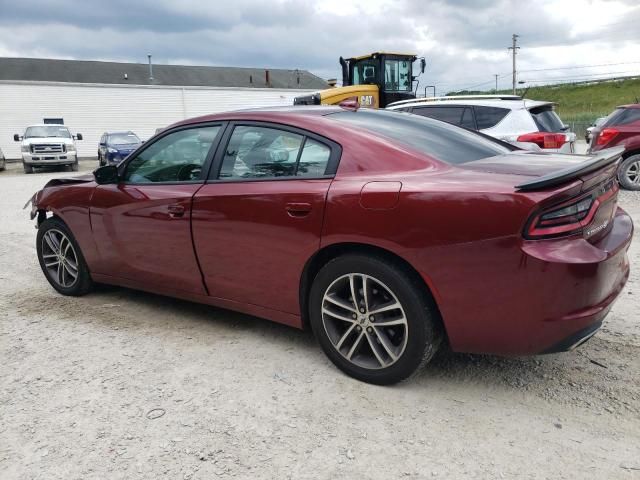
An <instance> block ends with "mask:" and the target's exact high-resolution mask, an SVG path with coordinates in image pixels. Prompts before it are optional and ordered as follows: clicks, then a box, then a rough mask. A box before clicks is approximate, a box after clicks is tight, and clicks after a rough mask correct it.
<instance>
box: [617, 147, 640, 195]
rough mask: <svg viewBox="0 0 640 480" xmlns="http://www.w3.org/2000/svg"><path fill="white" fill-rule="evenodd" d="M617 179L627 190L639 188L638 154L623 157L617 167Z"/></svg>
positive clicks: (639, 158) (639, 159)
mask: <svg viewBox="0 0 640 480" xmlns="http://www.w3.org/2000/svg"><path fill="white" fill-rule="evenodd" d="M618 180H620V185H622V186H623V187H624V188H626V189H627V190H640V154H638V155H631V156H630V157H628V158H625V159H624V161H623V162H622V163H621V164H620V167H618Z"/></svg>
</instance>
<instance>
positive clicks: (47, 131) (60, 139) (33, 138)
mask: <svg viewBox="0 0 640 480" xmlns="http://www.w3.org/2000/svg"><path fill="white" fill-rule="evenodd" d="M13 139H14V140H15V141H16V142H22V145H21V149H20V150H21V151H22V165H23V166H24V173H32V172H33V167H41V166H42V167H44V166H48V165H62V166H70V167H71V170H72V171H74V172H76V171H78V155H77V152H76V144H75V140H82V134H81V133H78V134H77V135H71V132H70V131H69V129H68V128H67V127H65V126H64V125H50V124H49V125H45V124H42V125H30V126H28V127H27V128H26V129H25V131H24V134H23V135H18V134H17V133H16V134H15V135H14V136H13Z"/></svg>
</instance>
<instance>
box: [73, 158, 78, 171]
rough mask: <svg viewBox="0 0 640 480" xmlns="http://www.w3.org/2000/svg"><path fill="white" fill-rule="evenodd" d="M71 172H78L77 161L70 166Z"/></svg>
mask: <svg viewBox="0 0 640 480" xmlns="http://www.w3.org/2000/svg"><path fill="white" fill-rule="evenodd" d="M71 171H72V172H77V171H78V161H77V160H76V162H75V163H72V164H71Z"/></svg>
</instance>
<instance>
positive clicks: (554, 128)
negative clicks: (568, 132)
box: [529, 106, 564, 132]
mask: <svg viewBox="0 0 640 480" xmlns="http://www.w3.org/2000/svg"><path fill="white" fill-rule="evenodd" d="M529 112H530V113H531V116H532V117H533V121H534V122H536V126H537V127H538V131H540V132H562V131H563V130H564V124H563V123H562V121H561V120H560V117H558V114H557V113H556V112H554V111H553V107H552V106H544V107H537V108H532V109H530V110H529Z"/></svg>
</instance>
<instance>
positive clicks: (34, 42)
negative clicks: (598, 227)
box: [0, 0, 640, 94]
mask: <svg viewBox="0 0 640 480" xmlns="http://www.w3.org/2000/svg"><path fill="white" fill-rule="evenodd" d="M639 27H640V1H639V0H611V1H609V0H606V1H605V0H593V1H588V0H580V1H579V0H534V1H516V0H475V1H474V0H449V1H428V0H425V1H421V0H395V1H386V0H366V1H361V0H321V1H317V2H312V1H302V0H300V1H296V0H285V1H275V0H274V1H269V0H232V1H209V2H204V1H200V0H142V1H136V0H128V1H125V0H109V1H106V0H82V1H72V0H58V1H53V0H41V1H34V0H20V1H15V0H0V56H12V57H40V58H71V59H84V60H114V61H131V62H146V55H147V53H152V54H153V58H154V62H155V63H172V64H195V65H227V66H247V67H270V68H290V69H294V68H300V69H305V70H309V71H311V72H313V73H315V74H317V75H319V76H321V77H323V78H329V77H339V75H340V73H339V65H338V57H339V56H340V55H343V56H345V57H349V56H357V55H362V54H364V53H368V52H372V51H380V50H387V51H406V52H410V53H416V54H418V55H420V56H422V55H424V56H426V59H427V70H426V72H425V74H424V75H423V76H422V77H421V78H420V85H421V86H422V87H424V86H425V85H432V84H435V85H436V86H437V89H438V94H440V93H445V92H447V91H451V90H458V89H462V88H475V89H489V88H492V87H493V86H494V76H493V74H499V75H500V78H499V87H500V88H506V87H508V86H509V85H510V83H511V58H510V54H509V52H508V50H507V47H508V46H509V45H510V44H511V35H512V34H513V33H517V34H519V35H520V38H519V45H520V46H521V50H520V51H519V55H518V68H519V70H520V71H521V72H520V74H519V79H520V80H524V81H527V82H529V83H530V84H540V83H543V82H549V81H552V80H559V81H571V80H581V79H590V78H601V77H604V76H607V75H611V76H622V75H631V74H640V48H639V47H640V28H639ZM604 64H607V65H606V66H590V65H604ZM584 66H590V67H586V68H577V67H584ZM566 67H574V68H566ZM422 87H421V89H422Z"/></svg>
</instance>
